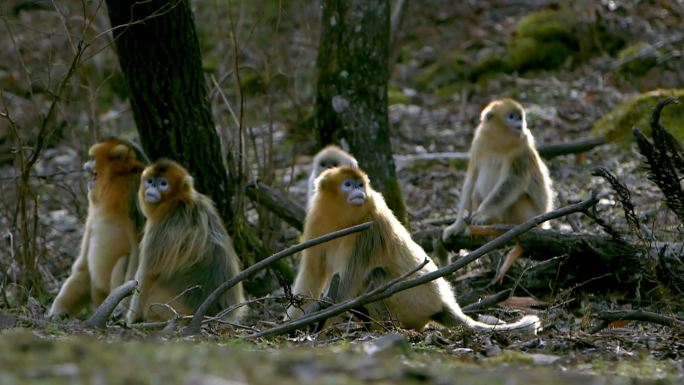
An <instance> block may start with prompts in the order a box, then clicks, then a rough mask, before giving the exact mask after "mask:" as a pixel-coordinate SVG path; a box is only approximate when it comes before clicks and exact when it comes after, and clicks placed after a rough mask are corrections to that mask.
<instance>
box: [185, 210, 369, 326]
mask: <svg viewBox="0 0 684 385" xmlns="http://www.w3.org/2000/svg"><path fill="white" fill-rule="evenodd" d="M372 223H373V222H366V223H362V224H360V225H356V226H352V227H348V228H346V229H342V230H339V231H335V232H333V233H330V234H326V235H324V236H321V237H318V238H314V239H311V240H309V241H306V242H302V243H300V244H298V245H294V246H292V247H289V248H287V249H285V250H282V251H280V252H278V253H275V254H273V255H272V256H270V257H268V258H266V259H262V260H261V261H259V262H257V263H255V264H254V265H252V266H250V267H248V268H246V269H245V270H242V271H241V272H240V273H239V274H237V275H236V276H234V277H233V278H231V279H229V280H228V281H226V282H224V283H223V284H222V285H221V286H219V287H217V288H216V290H214V291H213V292H212V293H211V294H209V296H208V297H207V298H206V299H205V300H204V302H202V305H200V307H199V308H198V309H197V311H196V312H195V315H194V316H193V317H192V321H191V322H190V324H189V325H188V326H186V327H185V328H184V329H183V330H182V331H181V334H182V335H186V336H187V335H194V334H197V333H199V332H200V326H201V324H202V319H203V318H204V315H205V314H206V313H207V310H208V309H209V307H211V305H212V304H213V303H214V302H216V300H217V299H218V298H219V297H220V296H221V295H222V294H223V293H225V292H226V291H227V290H228V289H230V288H231V287H233V286H235V285H237V284H238V283H239V282H241V281H243V280H244V279H246V278H248V277H250V276H252V275H253V274H255V273H256V272H258V271H259V270H261V269H263V268H265V267H266V266H268V265H270V264H271V263H273V262H276V261H278V260H280V259H283V258H285V257H287V256H290V255H292V254H295V253H298V252H300V251H302V250H304V249H308V248H309V247H313V246H316V245H318V244H320V243H324V242H327V241H330V240H333V239H336V238H340V237H343V236H345V235H349V234H352V233H357V232H359V231H363V230H366V229H368V228H369V227H370V226H371V224H372Z"/></svg>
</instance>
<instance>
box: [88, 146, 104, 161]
mask: <svg viewBox="0 0 684 385" xmlns="http://www.w3.org/2000/svg"><path fill="white" fill-rule="evenodd" d="M100 146H101V144H100V143H95V144H93V145H92V146H90V148H89V149H88V156H89V157H91V158H94V157H95V153H96V152H97V150H99V149H100Z"/></svg>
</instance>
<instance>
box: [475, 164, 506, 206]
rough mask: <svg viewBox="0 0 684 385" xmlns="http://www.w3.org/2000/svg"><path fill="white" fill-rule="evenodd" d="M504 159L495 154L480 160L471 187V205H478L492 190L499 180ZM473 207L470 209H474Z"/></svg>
mask: <svg viewBox="0 0 684 385" xmlns="http://www.w3.org/2000/svg"><path fill="white" fill-rule="evenodd" d="M504 160H505V157H503V156H501V155H499V154H496V155H490V156H487V157H484V158H483V159H482V160H480V167H478V170H477V172H476V174H475V182H474V183H475V185H474V186H473V196H472V197H471V198H472V200H473V203H474V204H475V205H478V204H479V203H480V202H482V200H483V199H484V198H485V197H486V196H487V195H488V194H489V193H490V192H491V191H492V190H493V189H494V186H496V184H497V183H498V181H499V179H500V178H501V173H502V169H503V165H504ZM474 208H475V207H473V208H471V209H474Z"/></svg>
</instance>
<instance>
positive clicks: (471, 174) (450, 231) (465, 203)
mask: <svg viewBox="0 0 684 385" xmlns="http://www.w3.org/2000/svg"><path fill="white" fill-rule="evenodd" d="M476 175H477V168H476V166H474V165H473V164H472V163H471V164H469V165H468V172H467V174H466V179H465V183H464V184H463V190H462V191H461V202H460V203H459V205H458V215H457V216H456V221H454V223H452V224H451V225H449V226H448V227H446V228H445V229H444V231H443V232H442V240H443V241H445V242H446V240H447V239H449V238H450V237H451V236H452V235H454V234H460V233H461V232H463V230H465V227H466V223H465V217H466V215H467V211H468V209H469V208H470V206H471V204H472V203H471V202H472V199H473V198H472V195H473V188H474V187H475V182H474V180H475V176H476Z"/></svg>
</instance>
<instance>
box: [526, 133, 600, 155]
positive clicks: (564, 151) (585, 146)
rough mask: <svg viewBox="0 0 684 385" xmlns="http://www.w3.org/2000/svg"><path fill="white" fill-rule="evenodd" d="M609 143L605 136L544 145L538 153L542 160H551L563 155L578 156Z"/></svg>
mask: <svg viewBox="0 0 684 385" xmlns="http://www.w3.org/2000/svg"><path fill="white" fill-rule="evenodd" d="M606 143H608V142H607V141H606V138H605V137H603V136H597V137H595V138H588V139H579V140H573V141H571V142H565V143H551V144H543V145H541V146H539V147H537V152H539V155H540V156H541V157H542V158H546V159H551V158H555V157H557V156H561V155H568V154H578V153H582V152H587V151H589V150H591V149H592V148H594V147H597V146H601V145H603V144H606Z"/></svg>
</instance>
